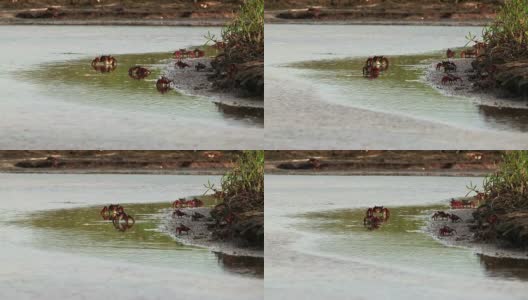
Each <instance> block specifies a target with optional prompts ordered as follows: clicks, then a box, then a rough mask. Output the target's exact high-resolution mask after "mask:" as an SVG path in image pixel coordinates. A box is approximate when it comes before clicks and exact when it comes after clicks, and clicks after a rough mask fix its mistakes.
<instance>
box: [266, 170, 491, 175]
mask: <svg viewBox="0 0 528 300" xmlns="http://www.w3.org/2000/svg"><path fill="white" fill-rule="evenodd" d="M265 173H266V175H306V176H319V175H323V176H328V175H330V176H433V177H435V176H443V177H444V176H445V177H482V176H485V175H487V174H489V173H490V171H488V170H467V171H458V170H457V171H441V170H438V171H401V170H400V171H393V170H354V171H351V170H343V171H339V170H331V171H316V170H303V171H300V170H280V169H265Z"/></svg>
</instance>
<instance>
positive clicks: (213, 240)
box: [162, 207, 264, 257]
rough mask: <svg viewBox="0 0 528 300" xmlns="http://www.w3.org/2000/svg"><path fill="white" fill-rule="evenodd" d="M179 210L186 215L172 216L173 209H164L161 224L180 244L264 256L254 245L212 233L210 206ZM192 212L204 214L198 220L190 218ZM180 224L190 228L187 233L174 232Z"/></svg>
mask: <svg viewBox="0 0 528 300" xmlns="http://www.w3.org/2000/svg"><path fill="white" fill-rule="evenodd" d="M180 211H182V212H184V213H186V214H187V215H188V216H182V217H177V216H173V215H172V213H173V209H167V210H166V212H165V213H166V217H165V218H164V219H165V220H166V222H165V223H164V224H162V230H164V231H167V232H169V233H170V234H171V235H172V236H173V237H174V238H175V239H176V240H177V241H179V242H180V243H182V244H186V245H191V246H199V247H204V248H208V249H210V250H211V251H214V252H221V253H225V254H229V255H239V256H252V257H264V251H263V250H262V249H259V248H255V247H248V246H247V245H246V244H245V243H244V241H240V240H235V241H233V240H226V239H220V238H218V237H216V236H215V235H214V230H213V229H212V228H214V227H216V225H215V221H214V219H213V218H212V217H211V208H207V207H199V208H181V209H180ZM194 213H199V214H202V215H204V216H205V218H202V219H200V220H194V221H193V220H192V218H191V217H190V216H191V215H193V214H194ZM181 224H183V225H185V226H187V227H189V228H191V231H190V233H189V234H186V233H182V234H178V233H176V228H177V227H178V226H180V225H181Z"/></svg>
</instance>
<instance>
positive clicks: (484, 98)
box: [424, 58, 528, 115]
mask: <svg viewBox="0 0 528 300" xmlns="http://www.w3.org/2000/svg"><path fill="white" fill-rule="evenodd" d="M445 60H447V59H445ZM450 61H451V62H453V63H455V64H456V66H457V70H456V71H453V72H450V73H449V74H450V75H453V76H457V77H460V79H461V81H457V82H453V83H448V84H443V83H442V78H443V77H444V76H446V75H448V74H446V73H445V72H444V71H443V70H437V69H436V65H437V64H438V63H440V62H441V61H434V62H433V63H432V64H431V65H430V66H429V67H428V68H427V69H426V73H425V76H424V79H425V82H426V83H427V84H428V85H430V86H432V87H433V88H435V89H437V90H439V91H440V92H441V93H443V94H445V95H447V96H463V97H468V98H471V99H472V100H473V101H475V102H476V103H477V104H478V105H481V106H482V110H483V112H488V113H489V112H490V111H491V110H492V109H493V108H500V109H502V108H505V109H509V111H510V112H512V113H514V114H521V115H525V113H526V109H528V102H527V100H528V98H527V97H526V95H524V96H523V95H521V94H519V93H517V94H516V93H515V91H508V90H506V89H504V88H500V87H501V86H503V84H502V83H501V82H499V81H497V83H496V84H495V82H494V81H493V79H492V78H481V77H480V75H479V74H482V73H483V72H484V71H483V70H482V69H483V68H484V66H482V67H478V66H479V65H478V64H477V63H476V61H475V60H474V59H471V58H456V59H450ZM527 67H528V64H527ZM527 69H528V68H527ZM526 73H527V74H528V70H527V71H526ZM527 76H528V75H527ZM496 78H497V80H498V79H499V78H510V79H508V80H510V81H508V82H509V83H508V84H512V85H514V86H518V87H520V83H522V78H521V77H514V76H513V75H511V74H510V75H507V74H506V73H502V71H501V69H498V71H497V73H496ZM527 78H528V77H527ZM501 80H505V79H501ZM526 80H528V79H526ZM526 88H527V89H528V85H527V86H526ZM524 93H526V92H524ZM527 95H528V94H527Z"/></svg>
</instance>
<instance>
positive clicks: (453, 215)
mask: <svg viewBox="0 0 528 300" xmlns="http://www.w3.org/2000/svg"><path fill="white" fill-rule="evenodd" d="M448 218H449V219H451V223H457V222H460V221H462V219H461V218H460V217H459V216H457V215H455V214H448Z"/></svg>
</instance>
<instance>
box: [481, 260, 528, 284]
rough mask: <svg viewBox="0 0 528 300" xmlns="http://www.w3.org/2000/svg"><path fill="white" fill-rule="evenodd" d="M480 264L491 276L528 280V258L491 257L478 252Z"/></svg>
mask: <svg viewBox="0 0 528 300" xmlns="http://www.w3.org/2000/svg"><path fill="white" fill-rule="evenodd" d="M478 257H479V259H480V265H481V266H482V267H483V268H484V270H485V272H486V273H487V274H488V275H489V276H492V277H506V278H515V279H520V280H528V259H514V258H507V257H492V256H486V255H482V254H478Z"/></svg>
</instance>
